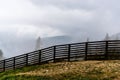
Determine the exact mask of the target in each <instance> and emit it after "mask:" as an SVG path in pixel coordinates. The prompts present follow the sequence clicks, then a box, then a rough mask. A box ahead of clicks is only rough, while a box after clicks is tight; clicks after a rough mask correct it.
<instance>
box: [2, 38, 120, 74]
mask: <svg viewBox="0 0 120 80" xmlns="http://www.w3.org/2000/svg"><path fill="white" fill-rule="evenodd" d="M114 59H120V40H109V41H94V42H83V43H72V44H64V45H56V46H51V47H48V48H45V49H41V50H38V51H34V52H30V53H27V54H23V55H19V56H16V57H12V58H8V59H5V60H1V61H0V72H4V71H6V70H14V69H17V68H21V67H24V66H29V65H34V64H42V63H48V62H58V61H74V60H114Z"/></svg>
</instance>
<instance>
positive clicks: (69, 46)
mask: <svg viewBox="0 0 120 80" xmlns="http://www.w3.org/2000/svg"><path fill="white" fill-rule="evenodd" d="M70 49H71V45H70V44H68V61H70Z"/></svg>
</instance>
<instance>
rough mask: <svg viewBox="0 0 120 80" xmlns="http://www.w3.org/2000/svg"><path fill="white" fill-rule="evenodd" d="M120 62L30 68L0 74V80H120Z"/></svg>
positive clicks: (60, 64) (57, 64)
mask: <svg viewBox="0 0 120 80" xmlns="http://www.w3.org/2000/svg"><path fill="white" fill-rule="evenodd" d="M119 75H120V61H119V60H115V61H79V62H78V61H76V62H58V63H49V64H43V65H35V66H28V67H24V68H21V69H16V70H15V71H13V70H11V71H6V72H3V73H0V80H119V79H120V76H119Z"/></svg>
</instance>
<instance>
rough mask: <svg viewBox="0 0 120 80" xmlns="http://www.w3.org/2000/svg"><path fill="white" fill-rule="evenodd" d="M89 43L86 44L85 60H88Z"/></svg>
mask: <svg viewBox="0 0 120 80" xmlns="http://www.w3.org/2000/svg"><path fill="white" fill-rule="evenodd" d="M87 53H88V42H86V43H85V60H87Z"/></svg>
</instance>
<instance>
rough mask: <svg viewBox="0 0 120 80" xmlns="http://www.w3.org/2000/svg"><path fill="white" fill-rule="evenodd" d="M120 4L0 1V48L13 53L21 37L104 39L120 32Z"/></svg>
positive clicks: (111, 1) (103, 0)
mask: <svg viewBox="0 0 120 80" xmlns="http://www.w3.org/2000/svg"><path fill="white" fill-rule="evenodd" d="M119 3H120V0H0V37H1V38H0V47H1V49H3V51H4V52H5V56H10V55H15V52H14V51H13V48H14V49H15V47H16V46H20V44H21V43H22V42H21V40H28V41H29V39H31V38H33V39H34V38H36V37H38V36H41V37H50V36H57V35H71V36H76V37H80V36H89V37H90V38H91V39H103V38H104V36H105V34H106V33H109V34H110V35H113V34H116V33H119V32H120V31H119V29H120V22H119V21H120V5H119ZM13 44H14V45H16V46H15V47H13V46H14V45H13ZM18 44H19V45H18ZM16 49H18V48H16ZM9 51H13V52H12V54H11V53H9ZM13 53H14V54H13Z"/></svg>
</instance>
